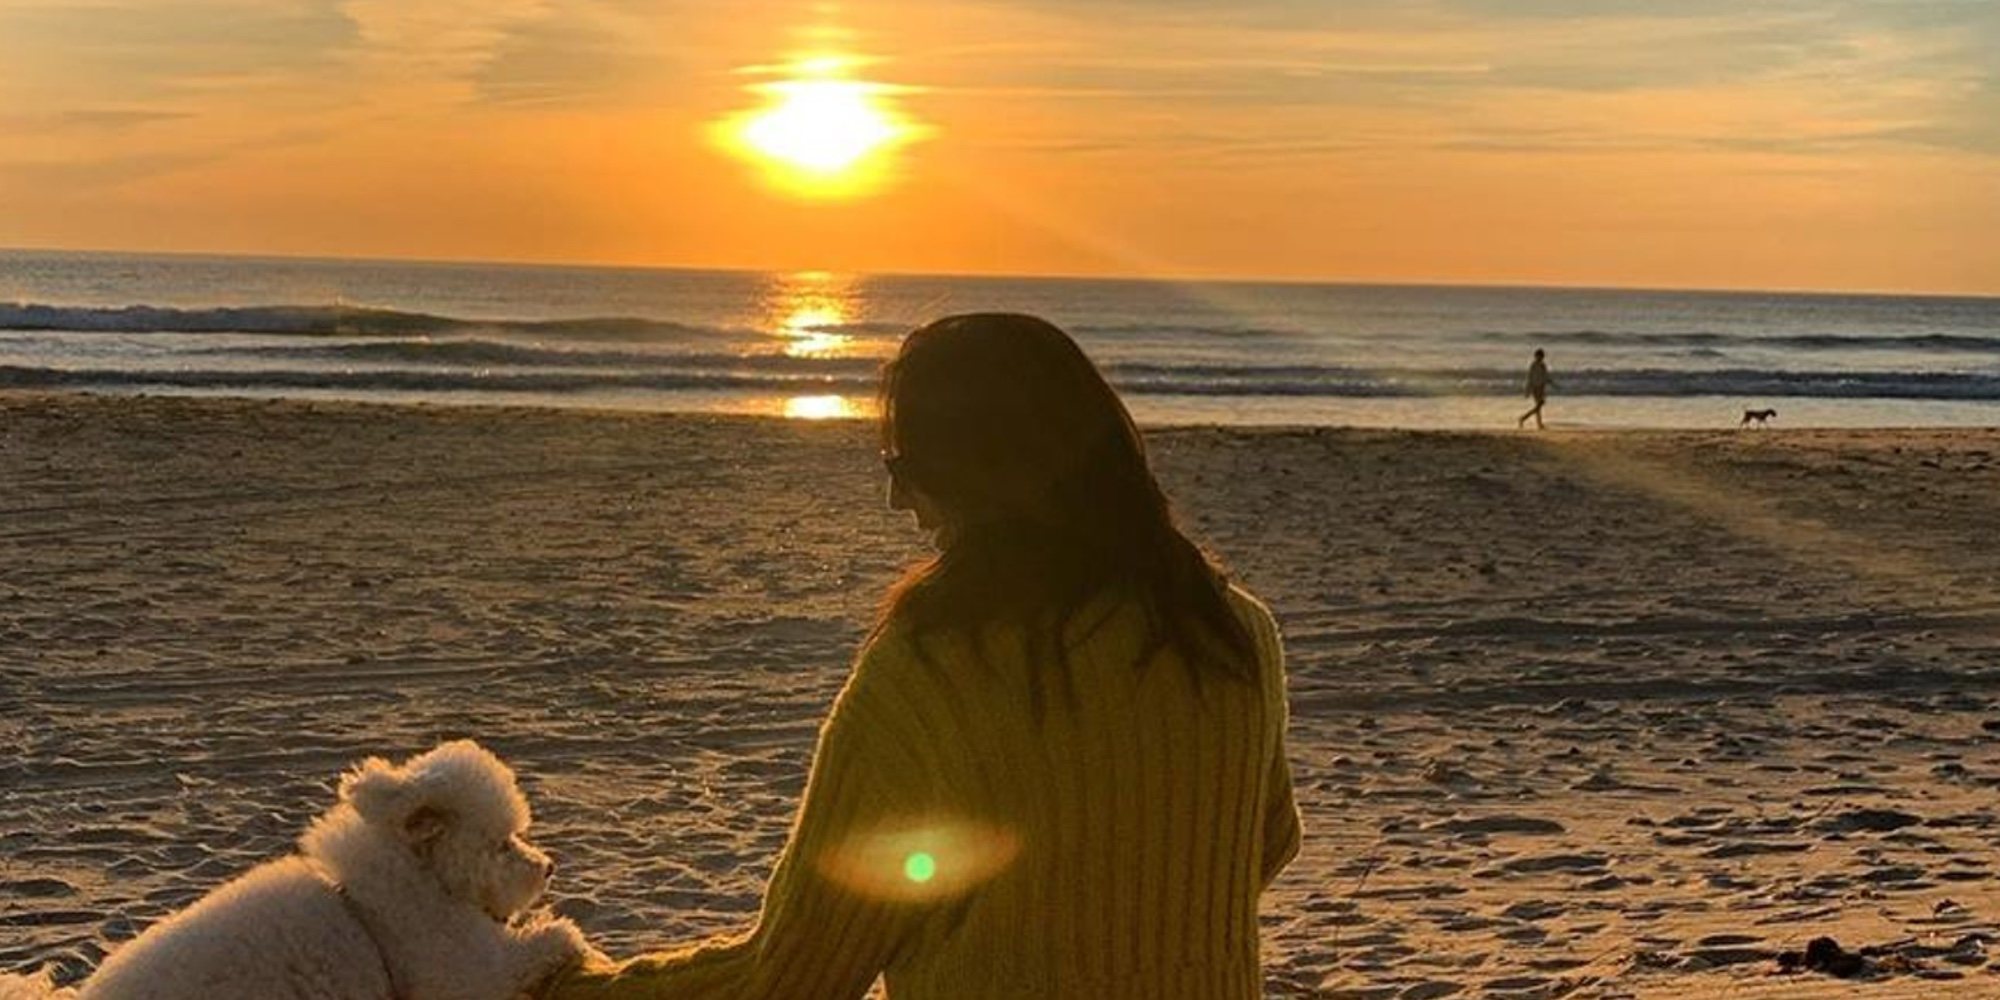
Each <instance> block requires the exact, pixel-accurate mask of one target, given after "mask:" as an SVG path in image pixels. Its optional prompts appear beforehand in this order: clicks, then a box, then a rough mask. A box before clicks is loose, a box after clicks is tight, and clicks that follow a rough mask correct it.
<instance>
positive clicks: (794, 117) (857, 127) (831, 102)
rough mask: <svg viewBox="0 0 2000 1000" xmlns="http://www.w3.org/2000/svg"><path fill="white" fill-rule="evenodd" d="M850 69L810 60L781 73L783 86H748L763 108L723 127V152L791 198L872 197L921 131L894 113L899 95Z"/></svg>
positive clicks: (835, 60)
mask: <svg viewBox="0 0 2000 1000" xmlns="http://www.w3.org/2000/svg"><path fill="white" fill-rule="evenodd" d="M852 63H853V60H850V59H846V58H843V57H838V56H815V57H809V58H805V59H801V60H798V61H796V62H794V63H792V64H790V65H789V66H787V67H785V72H786V73H787V74H789V77H788V78H787V79H783V80H776V81H772V82H769V83H763V84H758V85H755V86H753V87H751V88H750V89H752V90H753V91H755V92H757V93H760V94H762V95H763V96H764V98H765V103H764V106H763V107H761V108H757V109H755V110H752V111H747V112H743V113H740V114H737V115H733V116H730V117H729V118H726V119H724V120H723V121H722V122H721V124H720V131H721V139H722V143H723V145H724V147H725V148H727V149H728V150H729V151H730V152H732V153H734V154H736V155H738V156H741V157H743V158H744V159H746V160H749V161H750V162H752V163H754V164H756V165H757V166H758V167H760V168H762V170H763V171H764V174H765V176H766V178H767V179H768V180H770V181H771V183H772V184H773V185H775V186H776V187H777V188H779V189H780V190H782V191H785V192H787V193H790V194H794V195H799V196H802V197H808V198H838V197H846V196H851V195H855V194H860V193H864V192H866V191H869V190H873V189H874V188H876V187H877V186H879V185H880V183H881V182H882V181H883V180H884V179H885V178H886V175H887V172H888V168H889V167H890V165H891V163H890V160H891V154H893V153H894V152H895V150H896V149H898V148H899V147H901V146H902V145H904V144H906V143H908V142H911V141H913V140H914V139H916V138H917V137H918V136H919V135H921V134H922V132H923V129H922V128H921V127H920V126H918V125H917V124H916V123H915V122H914V121H912V120H911V119H910V118H909V117H908V116H906V115H904V114H903V113H902V112H901V111H899V110H898V109H897V108H896V107H895V104H894V98H895V96H896V94H898V93H900V92H902V90H903V88H898V87H893V86H890V85H888V84H882V83H872V82H869V81H866V80H855V79H850V78H849V77H847V76H846V72H847V67H848V66H850V65H852Z"/></svg>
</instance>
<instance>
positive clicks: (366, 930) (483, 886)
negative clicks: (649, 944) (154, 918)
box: [0, 740, 600, 1000]
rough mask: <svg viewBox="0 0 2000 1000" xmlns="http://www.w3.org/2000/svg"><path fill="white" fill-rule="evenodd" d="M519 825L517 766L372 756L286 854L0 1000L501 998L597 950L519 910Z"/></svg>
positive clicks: (522, 848)
mask: <svg viewBox="0 0 2000 1000" xmlns="http://www.w3.org/2000/svg"><path fill="white" fill-rule="evenodd" d="M527 828H528V803H527V800H526V799H525V798H523V797H522V795H521V792H520V789H519V788H518V787H517V786H516V785H515V782H514V773H513V772H512V771H510V770H508V768H507V765H506V764H504V763H501V761H500V759H499V758H498V757H495V756H493V754H491V753H489V752H487V751H486V750H485V749H484V748H482V747H480V746H479V745H478V744H476V743H473V742H471V741H469V740H460V741H458V742H454V743H446V744H444V745H442V746H440V747H438V748H437V749H435V750H432V751H430V752H428V753H425V754H422V755H420V756H417V757H413V758H411V759H410V760H408V761H406V762H404V763H403V765H402V766H400V767H398V766H395V765H392V764H390V763H389V762H388V761H385V760H382V759H381V758H379V757H371V758H369V759H368V760H365V761H363V762H361V763H360V764H359V765H357V766H356V767H355V768H354V769H353V770H351V771H349V772H347V774H346V775H344V776H342V778H341V780H340V792H339V801H338V802H337V803H335V805H334V807H333V808H332V809H330V810H328V811H327V813H326V814H325V815H323V816H321V817H320V818H319V819H318V820H317V821H315V822H314V823H313V825H312V828H311V829H309V830H307V831H306V834H305V836H303V837H301V838H300V839H299V853H298V854H296V855H293V856H292V857H288V858H283V859H280V860H277V861H271V862H267V863H265V864H263V865H261V866H259V867H257V868H253V869H251V870H250V871H249V872H247V873H246V874H244V875H243V876H242V877H241V878H238V879H237V880H235V881H234V882H231V883H229V884H228V885H225V886H223V887H222V888H221V889H218V890H216V891H215V892H214V893H212V894H210V895H209V896H208V897H206V898H204V899H202V900H201V901H200V902H198V903H196V904H195V905H193V906H192V907H189V908H188V909H186V910H184V911H182V912H180V913H178V914H176V915H174V916H173V917H170V918H168V919H167V920H165V921H162V922H161V923H159V924H156V925H154V926H153V927H151V928H149V929H148V930H147V931H146V932H145V933H144V934H141V935H139V936H138V937H137V938H136V939H134V940H133V941H131V942H130V943H128V944H126V945H124V946H123V947H120V948H118V949H117V950H115V951H113V952H112V953H111V955H110V957H109V958H107V959H106V960H105V962H104V964H103V965H102V966H101V967H99V968H98V970H97V971H96V972H95V973H94V974H92V975H91V977H90V978H89V979H88V980H86V981H85V982H84V983H83V984H82V986H81V987H80V988H79V989H77V990H76V991H74V992H72V991H69V990H64V991H60V992H57V991H54V990H51V989H50V988H49V986H48V984H47V980H46V977H44V978H40V979H23V978H20V977H10V976H0V997H10V998H11V997H31V996H40V997H58V996H62V997H68V996H74V997H78V998H80V1000H225V998H244V1000H248V998H253V997H255V998H266V1000H358V998H368V997H380V998H384V1000H389V998H394V1000H487V998H490V1000H512V998H513V997H516V996H518V995H520V994H522V993H525V992H528V991H530V990H533V989H534V988H535V987H536V986H537V985H538V984H539V983H541V982H542V981H543V980H544V979H546V978H547V977H549V976H551V975H553V974H555V973H557V972H560V971H562V970H563V969H566V968H568V967H570V966H572V965H575V964H578V963H580V962H583V961H585V960H587V959H596V958H599V957H600V956H598V954H597V952H595V951H594V950H593V949H592V948H591V947H590V946H589V944H587V943H586V942H585V941H584V939H583V933H582V932H581V931H579V930H578V929H577V927H576V925H575V924H573V923H571V922H570V921H568V920H565V919H562V918H560V917H556V916H553V915H551V914H548V913H539V914H534V915H527V916H524V914H526V912H527V910H528V908H529V907H530V906H532V905H533V904H534V902H535V900H537V899H538V898H540V897H541V895H542V892H543V890H544V889H545V888H547V885H548V879H549V876H550V874H552V873H553V872H554V870H555V865H554V863H553V862H551V861H550V860H549V858H548V855H546V854H543V853H542V852H541V851H540V850H537V849H536V848H535V847H534V845H532V844H530V843H528V842H527V841H526V840H525V839H523V838H522V834H523V833H524V832H525V831H526V830H527ZM517 918H519V919H517Z"/></svg>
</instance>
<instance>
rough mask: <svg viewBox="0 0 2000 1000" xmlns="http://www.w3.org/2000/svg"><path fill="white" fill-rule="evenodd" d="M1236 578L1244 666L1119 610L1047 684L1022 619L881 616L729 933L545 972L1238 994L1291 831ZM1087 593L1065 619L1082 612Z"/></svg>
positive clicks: (692, 990)
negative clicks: (1209, 657)
mask: <svg viewBox="0 0 2000 1000" xmlns="http://www.w3.org/2000/svg"><path fill="white" fill-rule="evenodd" d="M1230 602H1231V604H1232V605H1233V607H1234V609H1235V610H1236V612H1237V614H1238V615H1239V616H1240V617H1241V618H1242V620H1243V621H1244V623H1245V624H1246V625H1247V626H1249V628H1250V631H1251V634H1252V635H1253V636H1255V637H1256V640H1257V649H1258V666H1259V677H1260V683H1259V684H1257V685H1250V684H1243V683H1232V682H1227V681H1221V680H1216V679H1214V678H1208V679H1204V680H1203V681H1202V682H1201V683H1200V684H1199V685H1198V686H1197V685H1196V684H1195V683H1194V682H1193V681H1192V680H1191V678H1190V677H1189V673H1188V671H1187V670H1185V669H1184V668H1183V667H1182V666H1181V664H1180V663H1179V662H1177V661H1176V660H1175V659H1174V658H1173V656H1172V654H1164V655H1162V656H1161V657H1160V658H1159V659H1158V660H1156V661H1154V662H1153V663H1151V664H1150V665H1148V666H1145V667H1140V666H1137V665H1136V660H1137V657H1138V654H1139V651H1140V645H1141V641H1142V636H1143V629H1142V627H1141V625H1140V615H1139V613H1138V612H1137V610H1136V609H1131V608H1124V609H1115V610H1112V611H1111V612H1110V613H1109V617H1107V618H1105V619H1104V622H1105V624H1104V625H1103V626H1102V627H1098V628H1096V629H1095V630H1093V631H1090V632H1089V633H1088V634H1087V635H1085V636H1083V637H1082V638H1081V639H1080V642H1079V644H1078V645H1077V646H1075V647H1074V649H1073V652H1072V654H1071V658H1070V683H1069V685H1068V686H1069V689H1070V693H1069V695H1067V696H1065V694H1064V693H1063V690H1062V688H1063V686H1062V684H1061V683H1060V682H1059V681H1051V682H1049V683H1047V684H1046V688H1047V694H1046V697H1045V698H1044V708H1043V710H1042V714H1041V717H1040V718H1039V719H1037V717H1036V715H1035V712H1034V710H1033V707H1032V704H1031V700H1030V697H1029V694H1028V691H1029V684H1028V682H1027V679H1026V678H1027V672H1028V671H1030V670H1042V671H1048V672H1049V673H1048V674H1047V675H1045V676H1054V674H1055V671H1054V670H1052V669H1051V667H1050V665H1048V664H1040V663H1031V662H1029V658H1028V656H1027V653H1026V651H1025V648H1024V644H1023V643H1022V642H1021V641H1019V639H1018V638H1012V639H1010V638H1009V637H1006V636H1001V635H997V634H996V635H992V636H989V637H987V639H986V640H985V641H984V642H982V643H980V644H978V646H977V648H975V646H974V644H973V643H971V642H970V641H953V640H942V639H938V638H935V637H928V636H927V637H925V639H924V640H923V641H922V644H921V650H920V649H919V648H918V646H917V645H916V644H915V643H913V641H912V640H911V639H910V637H909V636H908V635H907V634H905V633H903V632H901V631H899V630H898V629H896V628H895V627H894V625H893V624H892V625H891V627H890V628H889V629H888V630H886V631H885V632H884V634H882V635H881V636H880V637H878V638H877V640H876V641H875V642H874V643H872V644H871V645H870V646H869V647H868V648H867V649H865V650H864V651H863V652H862V654H861V657H860V660H859V662H858V664H857V665H856V667H855V669H854V673H853V675H852V676H851V677H850V678H849V680H848V683H847V687H846V689H845V690H843V691H842V692H841V694H840V698H839V700H838V701H837V702H835V704H834V707H833V711H832V713H831V715H830V717H829V718H828V719H827V722H826V724H825V726H824V728H823V729H822V730H821V733H820V742H819V749H818V752H817V755H816V756H815V758H814V760H813V768H812V776H811V778H810V780H809V781H808V783H807V787H806V793H805V801H804V804H803V805H802V806H801V808H800V810H799V815H798V819H797V821H796V823H795V824H794V826H793V828H792V836H791V841H790V843H789V844H787V846H786V848H785V851H784V854H783V856H782V857H781V858H780V859H779V862H778V865H777V868H776V870H775V872H774V873H773V874H772V877H771V883H770V885H769V886H768V888H767V889H766V892H765V897H764V908H763V912H762V915H761V916H760V917H759V919H758V921H757V925H756V928H755V929H754V930H753V931H752V932H750V933H749V934H747V935H743V936H739V937H733V938H725V939H718V940H715V941H710V942H706V943H703V944H700V945H696V946H694V947H691V948H688V949H685V950H681V951H676V952H669V953H662V954H658V955H649V956H645V957H642V958H639V959H635V960H633V961H630V962H627V963H625V964H624V965H622V966H620V967H618V968H616V969H606V970H592V971H589V972H584V973H579V974H575V975H572V976H570V977H569V978H568V979H566V980H565V981H563V982H562V983H561V984H559V985H558V987H557V988H556V989H555V990H554V991H553V992H552V994H551V995H553V996H556V997H560V998H564V1000H585V998H609V997H666V998H711V997H713V998H729V1000H753V998H754V1000H852V998H857V997H861V996H863V995H864V994H866V993H867V991H868V989H869V988H870V986H871V984H873V983H874V982H875V980H876V978H877V977H878V976H880V977H882V978H883V980H884V982H885V984H886V986H887V990H888V996H889V997H890V998H891V1000H1003V998H1004V1000H1031V998H1032V1000H1053V998H1077V1000H1121V998H1132V1000H1252V998H1256V997H1258V996H1260V995H1261V991H1262V981H1261V973H1260V970H1259V966H1258V941H1257V897H1258V896H1259V894H1260V893H1261V892H1262V891H1263V889H1264V887H1265V886H1266V885H1268V884H1269V883H1270V881H1271V879H1272V878H1273V877H1274V876H1275V875H1276V874H1277V873H1278V871H1279V870H1280V869H1282V868H1283V867H1284V866H1285V864H1286V862H1288V861H1290V860H1291V858H1292V856H1293V855H1294V854H1295V853H1297V851H1298V846H1299V833H1300V827H1299V816H1298V810H1297V808H1296V806H1294V805H1293V800H1292V784H1291V773H1290V769H1289V767H1288V766H1287V764H1286V761H1285V751H1284V733H1285V713H1286V709H1285V675H1284V664H1283V655H1282V653H1281V651H1280V648H1279V644H1278V633H1277V628H1276V626H1275V624H1274V623H1273V622H1272V620H1271V615H1270V612H1269V611H1268V610H1266V609H1265V607H1264V606H1263V605H1262V604H1260V603H1258V601H1257V600H1256V599H1255V598H1253V597H1251V596H1249V595H1248V594H1247V593H1244V592H1243V591H1241V590H1232V591H1231V594H1230ZM1090 617H1091V615H1090V613H1088V612H1086V613H1085V614H1083V615H1080V616H1079V618H1080V619H1086V618H1090Z"/></svg>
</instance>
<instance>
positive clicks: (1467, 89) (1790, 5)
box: [0, 0, 2000, 293]
mask: <svg viewBox="0 0 2000 1000" xmlns="http://www.w3.org/2000/svg"><path fill="white" fill-rule="evenodd" d="M1659 7H1671V8H1672V10H1673V13H1671V14H1669V15H1662V14H1659V13H1656V12H1654V9H1655V8H1659ZM1996 51H2000V4H1993V3H1986V2H1974V0H1896V2H1894V3H1888V2H1881V0H1837V2H1813V3H1804V2H1786V0H1777V2H1768V3H1760V4H1742V3H1720V2H1714V0H1681V2H1678V3H1675V4H1672V5H1662V4H1652V3H1639V2H1636V0H1571V2H1562V0H1519V2H1503V0H1416V2H1410V0H1395V2H1391V0H1369V2H1351V0H1247V2H1245V0H1237V2H1229V3H1222V2H1200V0H1154V2H1149V3H1137V2H1129V3H1117V2H1105V0H1060V2H1059V0H1035V2H1015V3H1007V2H966V0H936V2H931V3H924V4H887V3H847V4H840V5H832V4H798V3H768V2H761V0H750V2H742V3H736V2H732V3H729V4H715V3H700V4H696V3H681V2H658V0H567V2H565V0H100V2H97V3H94V4H81V5H80V4H76V3H69V2H63V3H56V2H43V0H0V134H4V135H6V136H7V137H8V141H7V142H6V143H4V144H0V246H41V247H70V248H104V249H143V250H189V251H217V252H248V253H287V254H313V255H340V256H348V255H353V256H390V257H429V258H468V259H499V260H535V261H574V262H615V263H632V264H662V265H687V266H698V267H747V268H817V269H828V270H851V271H883V270H887V271H944V272H1013V273H1086V274H1137V275H1175V276H1182V275H1201V276H1240V277H1285V278H1325V279H1338V280H1387V281H1475V282H1530V283H1558V284H1608V285H1648V286H1699V287H1769V288H1828V289H1882V290H1920V291H1962V292H1986V293H2000V236H1996V235H1995V234H2000V60H1996V59H1995V58H1994V57H1993V53H1994V52H1996ZM825 52H840V53H844V54H847V55H849V56H853V57H860V58H862V59H863V60H865V61H863V62H862V63H860V64H859V65H858V66H855V67H854V68H853V69H851V70H850V71H849V72H850V73H851V74H852V76H854V77H855V78H857V79H863V80H868V81H872V82H877V83H883V84H892V85H895V86H896V87H897V88H899V89H898V90H896V91H894V92H891V93H889V94H887V95H886V96H885V97H884V98H883V99H884V100H885V101H887V102H889V103H892V104H893V105H895V106H896V108H898V109H899V110H900V111H901V112H902V113H903V114H906V115H908V116H910V117H911V118H912V119H914V120H916V121H918V122H921V123H922V124H923V125H924V126H925V132H924V134H923V135H922V136H921V137H920V138H918V139H917V141H913V142H910V143H908V144H907V145H905V146H903V147H902V148H900V149H899V150H897V151H896V152H895V154H894V156H893V158H892V162H893V166H894V168H895V169H894V172H893V176H891V177H890V178H888V180H887V181H886V182H885V183H883V184H882V185H880V186H879V188H878V189H877V190H875V191H873V192H872V193H869V194H866V195H865V196H861V197H854V198H849V199H844V200H842V199H819V200H811V199H801V198H798V197H795V196H793V195H791V194H788V193H786V192H783V191H780V190H777V189H775V188H773V187H772V185H771V184H769V183H768V182H767V180H766V178H765V177H764V176H763V175H762V173H761V172H760V171H759V170H758V169H756V168H755V167H754V166H753V165H752V164H750V163H746V162H745V161H744V160H742V159H740V158H737V157H732V156H730V155H728V154H727V152H725V151H724V150H723V149H721V148H720V147H719V146H718V144H717V143H716V142H715V141H714V138H713V129H714V127H715V123H716V122H717V121H719V120H721V119H723V118H725V117H726V116H728V115H731V114H736V113H741V112H744V111H745V110H747V109H751V108H754V107H756V106H757V105H759V104H760V103H761V102H762V101H764V100H765V99H766V97H765V96H763V95H760V93H758V92H756V91H755V90H754V89H753V88H756V87H758V86H761V85H768V84H769V83H771V82H773V81H774V80H778V79H782V78H783V75H784V74H783V73H782V71H781V70H780V68H781V67H782V65H783V64H785V63H787V62H788V61H790V60H793V59H797V58H800V57H802V56H808V55H812V54H815V53H825Z"/></svg>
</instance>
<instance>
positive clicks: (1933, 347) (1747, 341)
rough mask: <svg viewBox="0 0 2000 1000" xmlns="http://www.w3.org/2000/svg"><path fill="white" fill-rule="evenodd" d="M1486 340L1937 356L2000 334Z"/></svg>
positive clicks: (1561, 333) (1621, 333)
mask: <svg viewBox="0 0 2000 1000" xmlns="http://www.w3.org/2000/svg"><path fill="white" fill-rule="evenodd" d="M1487 336H1491V337H1495V338H1499V339H1504V340H1510V341H1518V342H1521V343H1534V344H1573V345H1575V344H1580V345H1585V346H1591V347H1689V348H1698V349H1702V350H1706V351H1715V352H1718V353H1719V352H1720V350H1721V349H1724V348H1732V347H1738V348H1740V347H1767V348H1773V347H1774V348H1787V349H1790V350H1797V351H1918V352H1924V351H1930V352H1939V353H1958V352H1979V353H1985V352H2000V333H1996V334H1994V335H1993V336H1985V335H1981V334H1961V333H1909V334H1889V333H1883V334H1850V333H1792V334H1744V333H1711V332H1706V331H1687V332H1680V333H1644V332H1638V331H1632V330H1550V331H1543V332H1538V333H1525V332H1519V331H1507V332H1494V333H1489V334H1487Z"/></svg>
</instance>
